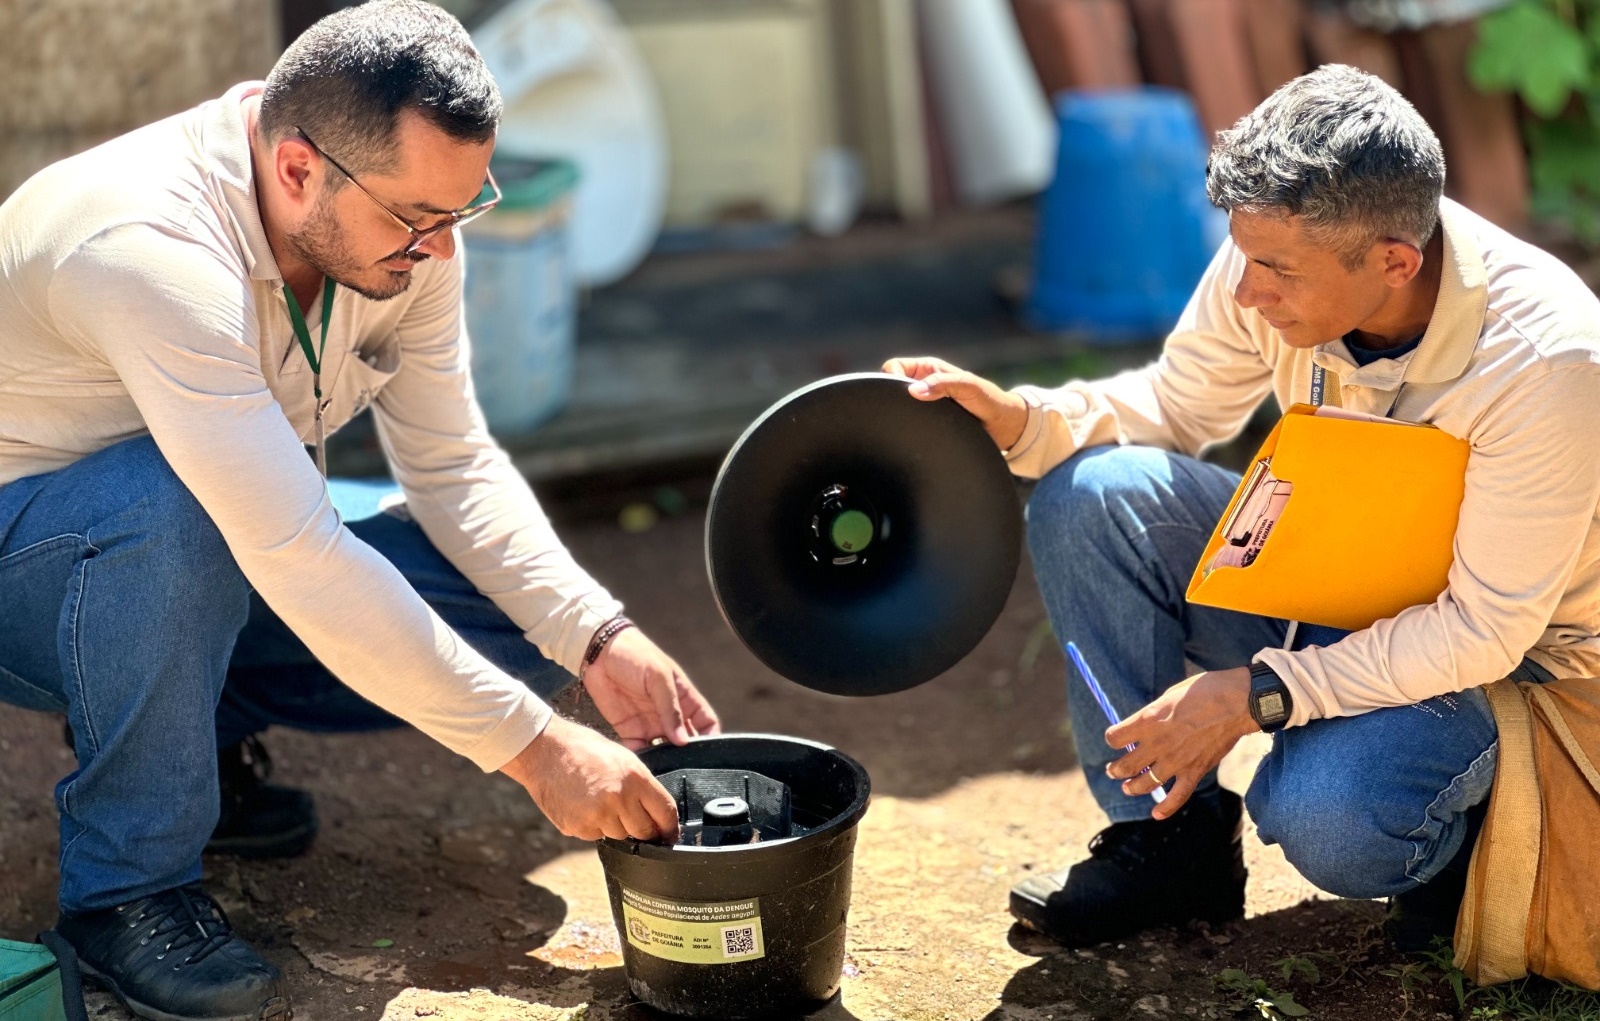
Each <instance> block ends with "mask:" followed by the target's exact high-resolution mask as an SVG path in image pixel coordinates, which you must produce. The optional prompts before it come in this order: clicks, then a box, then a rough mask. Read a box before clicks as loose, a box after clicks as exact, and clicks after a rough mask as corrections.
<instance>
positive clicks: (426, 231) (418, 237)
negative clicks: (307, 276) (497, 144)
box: [294, 128, 501, 255]
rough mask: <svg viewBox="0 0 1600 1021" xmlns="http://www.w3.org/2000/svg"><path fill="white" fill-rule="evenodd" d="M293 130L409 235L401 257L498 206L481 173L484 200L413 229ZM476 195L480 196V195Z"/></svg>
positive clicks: (491, 183) (494, 189) (492, 186)
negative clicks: (484, 193)
mask: <svg viewBox="0 0 1600 1021" xmlns="http://www.w3.org/2000/svg"><path fill="white" fill-rule="evenodd" d="M294 130H295V131H296V132H297V133H298V134H299V135H300V137H301V138H303V139H305V142H306V144H307V145H309V146H311V149H312V151H313V152H315V153H316V154H317V155H318V156H321V157H322V158H323V159H325V160H327V161H328V162H329V163H331V164H333V169H335V170H337V171H339V173H341V174H343V175H344V176H345V177H346V178H348V179H349V181H350V183H351V184H353V185H355V186H356V187H357V188H359V189H360V190H361V194H363V195H365V196H366V197H367V198H369V199H371V200H372V202H373V204H374V205H376V206H377V207H378V208H379V209H381V210H383V211H384V212H385V213H388V214H389V219H391V220H393V221H394V222H395V223H398V224H399V225H400V226H402V227H404V228H405V229H406V233H408V234H410V235H411V243H410V244H408V245H406V247H405V250H404V251H403V252H401V254H402V255H410V254H412V253H413V252H415V251H416V250H417V249H419V248H421V247H422V246H423V245H425V244H427V243H428V239H429V238H431V237H433V236H434V235H436V234H438V233H440V232H441V231H446V230H449V229H450V228H452V227H459V226H461V225H462V224H464V223H471V222H472V221H473V220H476V219H477V218H478V217H480V216H482V215H483V214H484V213H487V212H488V211H489V210H491V209H493V208H494V207H495V206H496V205H498V204H499V203H500V198H501V196H500V186H499V185H498V184H496V183H495V180H494V174H493V173H492V172H489V171H485V173H487V174H488V179H487V180H485V181H484V185H483V188H484V191H488V192H490V193H491V194H490V196H489V197H488V198H486V199H484V200H483V201H481V202H475V203H473V204H472V205H470V206H467V207H465V208H463V209H458V210H456V211H455V212H453V213H449V214H446V216H445V218H444V219H443V220H440V221H439V222H438V223H436V224H434V225H433V226H431V227H416V226H414V225H413V224H412V223H411V221H410V220H407V219H406V218H405V217H403V216H401V215H400V214H399V213H397V212H395V211H394V210H393V209H390V208H389V207H388V206H386V205H384V204H383V202H381V201H380V200H379V199H378V197H377V196H376V195H374V194H372V192H370V191H368V190H367V189H366V188H364V187H362V185H361V182H360V181H358V180H356V176H355V175H354V174H352V173H351V172H350V171H348V170H346V169H345V168H344V167H341V166H340V165H339V161H338V160H336V159H334V158H333V157H332V156H329V155H328V154H327V153H326V152H324V151H323V150H322V147H321V146H319V145H317V143H315V142H313V141H312V140H311V136H310V135H308V134H306V133H305V132H304V131H301V130H300V129H299V128H295V129H294ZM479 194H480V196H481V195H482V192H480V193H479Z"/></svg>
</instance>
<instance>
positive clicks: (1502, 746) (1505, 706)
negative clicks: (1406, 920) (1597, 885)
mask: <svg viewBox="0 0 1600 1021" xmlns="http://www.w3.org/2000/svg"><path fill="white" fill-rule="evenodd" d="M1483 690H1484V694H1485V695H1487V696H1488V698H1489V708H1490V709H1491V710H1493V712H1494V722H1495V726H1496V728H1497V729H1498V730H1499V752H1498V756H1497V761H1496V767H1495V775H1494V790H1493V793H1492V794H1491V795H1490V801H1489V816H1488V820H1487V821H1486V823H1485V826H1484V833H1483V837H1482V838H1480V839H1479V841H1478V846H1477V847H1476V848H1474V849H1473V852H1472V863H1471V865H1470V866H1469V867H1468V872H1467V896H1466V897H1464V898H1462V901H1461V913H1460V915H1459V916H1458V917H1457V919H1456V956H1455V965H1456V967H1458V968H1460V969H1461V970H1463V971H1465V972H1467V974H1468V976H1469V977H1470V978H1472V980H1473V981H1475V982H1477V983H1478V984H1480V985H1490V984H1492V983H1495V982H1509V981H1512V980H1514V979H1519V978H1522V977H1524V976H1525V975H1527V974H1528V918H1529V916H1530V915H1531V914H1532V910H1533V886H1534V881H1535V879H1536V878H1537V877H1538V873H1539V842H1540V837H1541V831H1542V828H1543V825H1542V824H1543V814H1544V809H1543V806H1542V802H1541V801H1540V798H1539V771H1538V765H1537V763H1536V762H1535V760H1534V756H1533V719H1532V714H1531V713H1530V712H1529V710H1528V703H1527V701H1526V700H1525V698H1524V695H1523V692H1522V691H1521V690H1520V688H1519V686H1518V685H1517V684H1516V682H1514V681H1511V680H1503V681H1496V682H1494V683H1493V684H1490V685H1487V686H1485V687H1484V689H1483Z"/></svg>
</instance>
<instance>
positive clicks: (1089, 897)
mask: <svg viewBox="0 0 1600 1021" xmlns="http://www.w3.org/2000/svg"><path fill="white" fill-rule="evenodd" d="M1243 820H1244V804H1243V802H1242V801H1240V799H1239V796H1238V795H1237V794H1234V793H1233V792H1232V791H1227V790H1219V791H1218V792H1217V794H1216V795H1215V796H1213V797H1211V798H1205V799H1200V798H1195V799H1191V800H1190V801H1189V803H1188V804H1186V805H1184V806H1183V808H1181V809H1179V811H1178V813H1177V814H1176V815H1174V816H1173V817H1172V818H1171V819H1166V820H1155V819H1144V820H1140V821H1138V822H1119V823H1113V824H1112V825H1111V826H1109V827H1107V828H1106V829H1104V830H1101V831H1100V833H1099V834H1098V835H1097V836H1096V837H1095V838H1094V839H1093V840H1091V841H1090V842H1089V857H1088V858H1086V859H1084V860H1083V861H1080V862H1078V863H1077V864H1076V865H1073V866H1071V867H1070V868H1065V869H1061V870H1060V871H1058V872H1052V873H1049V874H1046V875H1038V876H1029V877H1028V878H1027V879H1024V880H1023V881H1022V882H1020V883H1018V884H1017V885H1016V886H1013V887H1012V888H1011V913H1012V914H1013V915H1015V916H1016V919H1017V921H1019V922H1021V923H1022V924H1023V925H1025V926H1027V927H1028V928H1030V929H1034V930H1036V931H1038V932H1041V933H1044V934H1045V935H1046V936H1049V937H1051V938H1052V939H1055V940H1057V941H1058V942H1060V943H1062V944H1063V945H1065V946H1069V947H1086V946H1093V945H1094V944H1096V943H1104V942H1106V941H1107V940H1114V939H1121V938H1123V937H1126V936H1131V935H1133V934H1134V933H1136V932H1141V931H1143V930H1145V929H1153V928H1156V927H1158V926H1167V925H1172V926H1177V925H1183V924H1185V923H1187V922H1189V921H1190V920H1192V919H1202V920H1204V921H1207V922H1210V923H1212V924H1221V923H1223V922H1228V921H1232V920H1233V919H1235V918H1242V917H1244V882H1245V875H1246V872H1245V867H1244V845H1243V842H1242V840H1241V834H1242V833H1243V829H1244V826H1243Z"/></svg>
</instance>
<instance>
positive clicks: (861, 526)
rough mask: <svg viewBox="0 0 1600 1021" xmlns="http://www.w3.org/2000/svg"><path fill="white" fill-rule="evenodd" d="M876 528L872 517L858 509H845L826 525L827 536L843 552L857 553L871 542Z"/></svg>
mask: <svg viewBox="0 0 1600 1021" xmlns="http://www.w3.org/2000/svg"><path fill="white" fill-rule="evenodd" d="M875 531H876V529H875V528H874V527H873V524H872V519H871V518H870V517H868V516H867V515H865V514H863V513H862V512H861V511H858V510H847V511H844V512H843V513H841V514H840V515H839V516H838V517H836V518H834V519H833V524H831V525H829V526H828V538H829V539H830V540H832V541H833V545H834V547H835V548H836V549H838V550H839V551H840V552H843V553H859V552H861V551H862V550H864V549H866V548H867V547H868V546H870V545H871V544H872V536H873V533H874V532H875Z"/></svg>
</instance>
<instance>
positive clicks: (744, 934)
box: [722, 925, 756, 957]
mask: <svg viewBox="0 0 1600 1021" xmlns="http://www.w3.org/2000/svg"><path fill="white" fill-rule="evenodd" d="M755 952H756V927H755V926H753V925H741V926H739V927H738V928H736V929H723V930H722V956H723V957H745V956H748V955H750V954H753V953H755Z"/></svg>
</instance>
